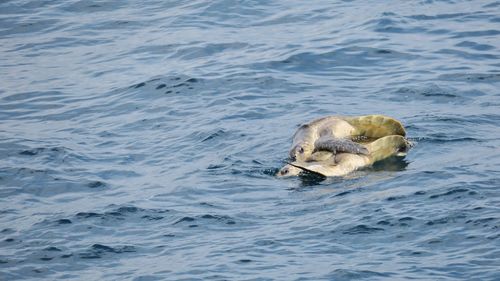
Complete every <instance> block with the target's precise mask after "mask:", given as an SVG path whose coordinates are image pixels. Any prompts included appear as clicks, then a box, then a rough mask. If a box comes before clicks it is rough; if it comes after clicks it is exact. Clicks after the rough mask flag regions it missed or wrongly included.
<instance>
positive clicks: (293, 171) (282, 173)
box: [276, 164, 302, 177]
mask: <svg viewBox="0 0 500 281" xmlns="http://www.w3.org/2000/svg"><path fill="white" fill-rule="evenodd" d="M301 172H302V170H301V169H299V168H297V167H294V166H292V165H290V164H287V165H285V166H283V168H281V169H280V170H279V171H278V173H277V174H276V176H278V177H292V176H298V175H299V174H300V173H301Z"/></svg>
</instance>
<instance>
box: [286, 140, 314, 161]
mask: <svg viewBox="0 0 500 281" xmlns="http://www.w3.org/2000/svg"><path fill="white" fill-rule="evenodd" d="M312 153H313V147H312V146H311V145H310V144H309V143H307V142H301V143H298V144H296V145H294V146H293V147H292V149H290V153H289V154H290V159H291V160H292V161H305V160H306V159H307V158H309V156H311V154H312Z"/></svg>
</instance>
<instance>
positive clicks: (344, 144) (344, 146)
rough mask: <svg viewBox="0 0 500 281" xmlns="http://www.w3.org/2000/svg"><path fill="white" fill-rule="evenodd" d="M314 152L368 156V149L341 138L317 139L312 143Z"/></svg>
mask: <svg viewBox="0 0 500 281" xmlns="http://www.w3.org/2000/svg"><path fill="white" fill-rule="evenodd" d="M314 150H315V151H321V150H326V151H330V152H332V153H333V154H337V153H341V152H345V153H353V154H363V155H368V149H366V147H364V146H363V145H362V144H359V143H356V142H353V141H352V140H348V139H341V138H319V139H318V140H316V142H315V143H314Z"/></svg>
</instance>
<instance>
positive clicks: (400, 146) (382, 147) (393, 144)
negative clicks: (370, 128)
mask: <svg viewBox="0 0 500 281" xmlns="http://www.w3.org/2000/svg"><path fill="white" fill-rule="evenodd" d="M366 147H367V148H368V150H369V151H370V156H371V162H372V163H374V162H377V161H380V160H383V159H385V158H389V157H391V156H405V155H406V153H407V152H408V150H409V149H410V147H411V143H410V142H409V141H408V140H407V139H406V138H405V137H403V136H399V135H392V136H385V137H382V138H379V139H377V140H376V141H373V142H371V143H369V144H367V145H366Z"/></svg>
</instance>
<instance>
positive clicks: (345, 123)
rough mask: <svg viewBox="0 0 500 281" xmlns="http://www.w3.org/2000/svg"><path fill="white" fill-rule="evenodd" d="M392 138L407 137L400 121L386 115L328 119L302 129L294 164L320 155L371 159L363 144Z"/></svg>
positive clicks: (298, 133) (295, 141) (294, 146)
mask: <svg viewBox="0 0 500 281" xmlns="http://www.w3.org/2000/svg"><path fill="white" fill-rule="evenodd" d="M388 135H400V136H403V137H404V136H406V131H405V129H404V127H403V125H402V124H401V122H399V121H398V120H396V119H394V118H392V117H389V116H384V115H364V116H326V117H322V118H319V119H316V120H313V121H311V122H309V123H307V124H303V125H301V126H300V127H299V128H298V129H297V131H296V132H295V134H294V135H293V141H292V147H291V148H290V151H289V157H290V160H291V161H299V162H307V161H311V160H312V159H310V158H311V155H313V154H314V153H315V152H317V151H322V150H326V151H330V152H332V153H333V154H337V153H342V152H344V153H353V154H360V155H368V154H369V152H368V150H367V148H366V147H365V146H364V145H363V144H361V143H360V142H362V141H369V140H374V139H378V138H380V137H384V136H388Z"/></svg>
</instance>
